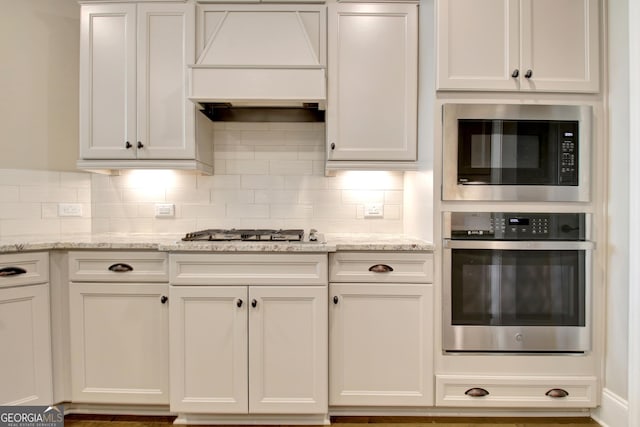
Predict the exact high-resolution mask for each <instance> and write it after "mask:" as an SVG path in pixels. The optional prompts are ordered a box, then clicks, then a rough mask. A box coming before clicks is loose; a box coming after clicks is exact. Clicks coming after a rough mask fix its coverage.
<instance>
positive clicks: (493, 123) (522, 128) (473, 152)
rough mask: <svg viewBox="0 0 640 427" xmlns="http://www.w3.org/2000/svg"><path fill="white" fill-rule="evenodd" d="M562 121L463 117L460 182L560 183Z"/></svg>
mask: <svg viewBox="0 0 640 427" xmlns="http://www.w3.org/2000/svg"><path fill="white" fill-rule="evenodd" d="M559 123H561V122H554V121H548V120H546V121H536V120H459V121H458V182H459V183H461V184H491V185H556V184H558V167H559V164H558V163H559V157H561V156H559V154H558V144H559V142H558V125H559ZM566 125H567V124H566V123H564V124H563V125H562V126H566ZM575 126H576V127H577V123H575Z"/></svg>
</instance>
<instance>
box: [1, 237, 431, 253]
mask: <svg viewBox="0 0 640 427" xmlns="http://www.w3.org/2000/svg"><path fill="white" fill-rule="evenodd" d="M182 236H183V234H157V233H150V234H138V233H104V234H68V235H64V236H59V235H55V236H41V237H36V236H25V237H19V236H16V237H5V238H3V239H0V253H12V252H22V251H40V250H83V249H104V250H108V249H114V250H158V251H165V252H325V253H326V252H336V251H433V249H434V245H433V243H431V242H428V241H425V240H421V239H417V238H415V237H411V236H405V235H398V234H377V233H376V234H366V233H327V234H325V235H324V237H325V240H326V241H325V242H317V243H316V242H274V243H265V242H259V243H258V242H213V243H211V242H183V241H181V240H180V239H181V238H182Z"/></svg>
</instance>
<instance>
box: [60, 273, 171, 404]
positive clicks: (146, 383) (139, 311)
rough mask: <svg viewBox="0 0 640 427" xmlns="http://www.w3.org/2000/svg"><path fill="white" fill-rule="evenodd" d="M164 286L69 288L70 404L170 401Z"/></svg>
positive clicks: (89, 285) (73, 285) (88, 285)
mask: <svg viewBox="0 0 640 427" xmlns="http://www.w3.org/2000/svg"><path fill="white" fill-rule="evenodd" d="M167 291H168V285H165V284H132V283H126V284H116V283H73V282H72V283H71V284H70V285H69V316H70V321H71V388H72V390H71V395H72V400H73V401H74V402H86V403H122V404H134V403H139V404H167V403H168V402H169V387H168V385H169V381H168V380H169V363H168V353H169V347H168V337H169V330H168V328H169V318H168V314H169V310H168V307H167V301H166V300H165V299H164V298H162V297H163V296H165V297H166V296H167Z"/></svg>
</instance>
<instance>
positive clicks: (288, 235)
mask: <svg viewBox="0 0 640 427" xmlns="http://www.w3.org/2000/svg"><path fill="white" fill-rule="evenodd" d="M303 238H304V230H300V229H289V230H275V229H273V230H272V229H240V230H236V229H235V228H233V229H231V230H221V229H208V230H201V231H194V232H192V233H187V234H186V235H185V236H184V237H183V238H182V240H183V241H189V242H192V241H211V242H214V241H231V240H241V241H251V242H254V241H255V242H273V241H278V242H281V241H301V240H302V239H303Z"/></svg>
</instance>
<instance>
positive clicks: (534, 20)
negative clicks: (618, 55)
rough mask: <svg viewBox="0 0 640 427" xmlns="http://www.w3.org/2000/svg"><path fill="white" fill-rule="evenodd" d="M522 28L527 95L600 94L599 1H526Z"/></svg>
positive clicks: (523, 84)
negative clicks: (551, 93)
mask: <svg viewBox="0 0 640 427" xmlns="http://www.w3.org/2000/svg"><path fill="white" fill-rule="evenodd" d="M483 3H484V2H483ZM521 28H522V39H521V55H522V56H521V65H522V67H521V75H522V78H521V84H522V89H523V90H532V91H533V90H535V91H555V92H559V91H561V92H597V91H598V88H599V66H600V64H599V55H598V52H599V46H598V32H599V30H598V0H535V1H534V0H522V3H521ZM528 70H531V74H530V77H529V78H527V77H526V76H527V75H528V74H527V72H528Z"/></svg>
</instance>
